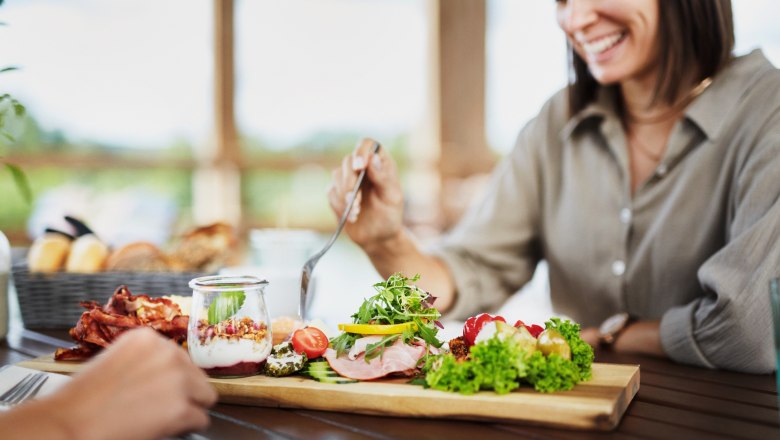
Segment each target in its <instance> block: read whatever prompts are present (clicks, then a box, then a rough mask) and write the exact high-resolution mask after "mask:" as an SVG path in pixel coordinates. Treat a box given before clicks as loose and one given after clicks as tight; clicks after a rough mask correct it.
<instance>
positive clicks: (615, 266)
mask: <svg viewBox="0 0 780 440" xmlns="http://www.w3.org/2000/svg"><path fill="white" fill-rule="evenodd" d="M625 271H626V263H624V262H623V261H622V260H615V261H614V262H613V263H612V275H615V276H616V277H619V276H621V275H623V273H624V272H625Z"/></svg>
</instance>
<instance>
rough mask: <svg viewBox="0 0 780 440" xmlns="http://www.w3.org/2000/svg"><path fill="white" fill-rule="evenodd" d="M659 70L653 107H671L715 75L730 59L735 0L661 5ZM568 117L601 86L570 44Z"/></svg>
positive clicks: (661, 0)
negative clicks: (654, 105)
mask: <svg viewBox="0 0 780 440" xmlns="http://www.w3.org/2000/svg"><path fill="white" fill-rule="evenodd" d="M658 12H659V14H658V16H659V24H658V46H659V48H660V53H661V54H663V56H661V57H660V58H659V61H658V67H659V71H660V74H659V75H658V81H657V82H656V84H655V90H654V98H653V102H654V103H656V102H659V101H661V102H664V103H666V104H669V105H672V104H674V103H675V102H676V101H677V100H679V99H680V98H681V97H682V96H683V95H684V94H685V92H687V91H688V90H689V89H690V87H691V85H693V84H696V83H698V82H699V81H701V80H703V79H704V78H707V77H711V76H713V75H715V74H716V73H717V72H718V71H720V69H722V68H723V67H724V66H725V65H726V64H727V63H728V61H729V59H731V51H732V50H733V49H734V22H733V20H732V14H731V0H658ZM569 65H570V78H569V88H568V89H569V90H568V91H569V114H570V115H572V116H573V115H575V114H577V112H579V111H580V110H582V109H583V108H585V107H586V106H587V105H588V104H589V103H591V102H592V101H593V100H594V99H595V97H596V91H597V90H598V87H599V84H598V82H597V81H596V79H595V78H593V75H591V74H590V72H589V71H588V65H587V64H586V63H585V61H584V60H583V59H582V58H580V56H579V55H577V53H576V52H575V51H574V49H573V48H572V47H571V45H569Z"/></svg>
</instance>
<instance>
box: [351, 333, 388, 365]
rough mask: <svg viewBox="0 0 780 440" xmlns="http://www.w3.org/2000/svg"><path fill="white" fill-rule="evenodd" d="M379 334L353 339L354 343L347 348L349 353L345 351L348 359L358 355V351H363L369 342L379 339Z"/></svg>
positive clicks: (373, 342) (355, 357)
mask: <svg viewBox="0 0 780 440" xmlns="http://www.w3.org/2000/svg"><path fill="white" fill-rule="evenodd" d="M381 340H382V337H381V336H376V335H375V336H366V337H365V338H360V339H358V340H356V341H355V343H354V344H353V345H352V348H350V349H349V353H347V357H348V358H349V359H350V360H353V361H354V360H355V359H357V357H358V356H360V353H363V352H364V351H366V347H367V346H368V345H369V344H376V343H377V342H379V341H381Z"/></svg>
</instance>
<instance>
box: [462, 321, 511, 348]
mask: <svg viewBox="0 0 780 440" xmlns="http://www.w3.org/2000/svg"><path fill="white" fill-rule="evenodd" d="M490 321H501V322H506V319H504V317H503V316H493V315H491V314H489V313H480V314H479V315H477V316H472V317H471V318H469V319H467V320H466V324H465V325H464V326H463V340H464V341H466V345H467V346H469V347H471V346H472V345H474V339H476V338H477V334H479V331H480V330H482V327H483V326H484V325H485V324H487V323H488V322H490Z"/></svg>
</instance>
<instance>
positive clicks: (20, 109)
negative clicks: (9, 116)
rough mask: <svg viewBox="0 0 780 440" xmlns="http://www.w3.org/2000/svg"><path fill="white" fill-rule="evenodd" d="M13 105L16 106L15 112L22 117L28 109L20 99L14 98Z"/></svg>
mask: <svg viewBox="0 0 780 440" xmlns="http://www.w3.org/2000/svg"><path fill="white" fill-rule="evenodd" d="M11 105H13V107H14V114H15V115H16V116H17V117H22V116H24V112H25V111H26V110H25V108H24V106H23V105H22V103H21V102H19V101H17V100H15V99H12V100H11Z"/></svg>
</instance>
